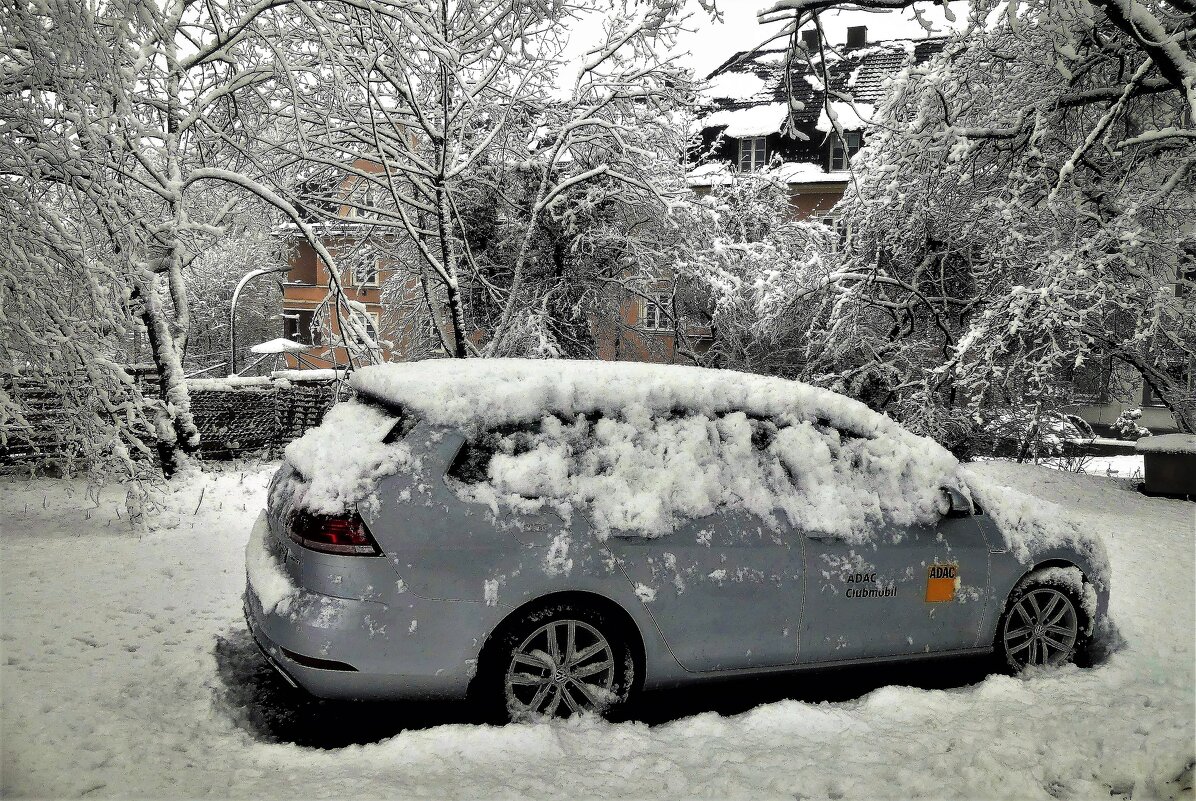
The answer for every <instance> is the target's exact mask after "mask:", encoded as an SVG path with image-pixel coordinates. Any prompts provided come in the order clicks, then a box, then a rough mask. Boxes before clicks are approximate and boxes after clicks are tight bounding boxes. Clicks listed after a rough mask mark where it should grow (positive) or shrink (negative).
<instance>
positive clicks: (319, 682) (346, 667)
mask: <svg viewBox="0 0 1196 801" xmlns="http://www.w3.org/2000/svg"><path fill="white" fill-rule="evenodd" d="M304 600H308V601H310V600H311V599H310V597H309V598H307V599H304ZM330 600H333V601H337V602H340V603H343V602H341V599H330ZM340 603H338V605H340ZM366 603H367V604H368V602H366ZM349 604H351V605H352V602H349ZM369 605H370V606H381V605H380V604H369ZM302 606H306V604H301V605H300V609H301V608H302ZM319 606H320V607H321V608H322V609H323V610H324V612H325V614H327V608H328V605H327V604H319ZM383 609H385V607H383ZM244 610H245V622H246V624H247V626H248V628H249V632H250V634H252V635H253V639H254V642H255V643H256V644H257V646H258V648H259V649H260V650H261V652H262V654H263V655H264V656H265V657H266V659H267V661H268V662H269V663H270V665H271V667H273V668H274V669H275V670H276V671H277V672H278V673H279V674H281V675H282V677H283V679H284V680H286V682H287V683H288V684H291V685H292V686H297V687H301V688H302V689H304V690H306V691H307V692H309V693H311V694H312V695H314V696H316V697H318V698H329V699H344V700H350V699H353V700H384V699H389V700H395V699H423V698H461V697H464V696H465V693H466V691H467V689H468V686H469V676H468V675H467V672H466V671H465V670H463V669H462V670H454V671H449V670H444V671H439V672H434V673H431V674H428V673H416V672H405V671H403V667H404V666H403V664H402V663H401V662H396V663H395V664H394V668H395V670H396V671H397V672H394V673H391V672H378V671H376V670H368V669H367V670H361V669H358V668H357V667H356V666H355V665H354V664H353V663H352V662H349V661H345V660H349V659H353V658H355V656H356V654H357V653H358V652H359V651H360V650H361V648H362V647H363V646H361V645H358V644H356V643H352V642H349V643H345V645H344V646H343V647H337V641H338V640H342V639H346V638H347V639H350V640H353V639H356V638H357V635H358V633H359V632H360V631H361V630H360V629H358V628H357V627H356V626H353V625H350V626H349V627H348V628H347V629H344V630H341V631H340V632H339V633H338V632H337V631H336V630H330V629H328V628H321V629H319V630H318V633H317V631H316V630H314V627H313V626H312V625H311V623H310V621H309V622H306V623H305V622H304V621H303V620H302V618H303V614H302V612H301V611H300V613H299V614H298V615H297V617H298V618H299V619H297V620H289V619H286V618H287V616H285V615H283V616H280V615H277V614H273V613H271V614H266V613H264V612H263V611H262V606H261V603H260V602H258V600H257V597H256V596H255V595H254V593H253V590H252V588H247V589H246V591H245V603H244ZM345 611H347V610H343V609H342V610H341V613H340V614H338V615H337V618H338V619H339V620H341V621H342V622H343V621H345V620H346V616H345V614H344V612H345ZM371 611H376V610H371ZM366 614H367V615H368V613H366ZM280 617H282V618H283V619H281V620H280V619H279V618H280ZM362 617H365V615H363V616H362ZM361 619H362V618H358V620H361ZM321 622H322V621H321ZM366 637H367V638H368V635H366ZM378 646H379V651H383V652H385V651H388V650H389V649H386V648H385V644H384V643H378ZM320 662H324V663H328V665H329V666H327V667H316V666H313V663H320ZM305 663H306V664H305ZM360 663H361V662H360V659H359V660H358V664H360ZM333 665H338V666H336V667H332V666H333Z"/></svg>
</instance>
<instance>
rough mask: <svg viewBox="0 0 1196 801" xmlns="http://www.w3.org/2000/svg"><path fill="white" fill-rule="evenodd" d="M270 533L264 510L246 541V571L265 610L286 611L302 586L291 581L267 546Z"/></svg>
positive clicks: (250, 584) (251, 585) (282, 612)
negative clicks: (297, 585)
mask: <svg viewBox="0 0 1196 801" xmlns="http://www.w3.org/2000/svg"><path fill="white" fill-rule="evenodd" d="M269 537H270V528H269V523H268V522H267V521H266V513H265V512H264V511H263V512H262V513H261V514H259V515H258V518H257V522H256V523H254V525H253V529H252V530H251V531H250V533H249V541H248V542H246V543H245V571H246V573H247V575H248V580H249V586H250V587H251V588H252V589H253V593H254V595H256V596H257V599H258V600H259V601H261V604H262V609H263V610H265V612H266V614H269V613H271V612H274V611H277V612H279V613H280V614H286V613H287V612H288V611H290V608H291V604H292V603H293V602H294V600H295V598H297V597H298V595H299V588H298V587H296V586H295V585H294V584H293V583H292V582H291V578H290V576H288V575H287V574H286V571H284V570H283V569H282V566H281V565H279V564H278V560H277V559H275V558H274V555H273V554H272V553H270V551H269V549H268V548H267V546H266V542H267V540H268V538H269Z"/></svg>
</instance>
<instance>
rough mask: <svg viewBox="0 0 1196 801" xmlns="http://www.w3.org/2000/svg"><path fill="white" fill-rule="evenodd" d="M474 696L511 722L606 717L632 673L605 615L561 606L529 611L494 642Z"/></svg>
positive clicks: (626, 690) (621, 640)
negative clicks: (532, 719)
mask: <svg viewBox="0 0 1196 801" xmlns="http://www.w3.org/2000/svg"><path fill="white" fill-rule="evenodd" d="M484 662H485V663H486V664H484V665H481V666H480V670H481V671H483V672H482V674H481V675H480V676H479V678H480V679H481V680H482V681H481V684H480V686H479V687H478V691H479V693H480V694H482V695H483V696H488V697H482V698H479V700H480V701H482V703H486V704H491V705H492V706H493V707H494V708H496V711H501V713H503V714H501V716H502V717H504V718H506V719H508V720H526V719H529V718H535V717H561V718H564V717H572V716H574V715H581V714H599V715H602V714H606V713H608V712H609V711H610V710H611V709H612V708H614V707H615V706H617V705H619V704H621V703H623V702H625V701H626V700H627V698H628V695H629V694H630V688H631V686H632V683H633V679H634V675H635V670H634V661H633V659H632V658H631V655H630V652H629V650H628V648H627V644H626V638H625V637H624V636H623V632H622V629H621V627H620V626H619V625H618V624H617V623H616V622H615V621H614V620H611V619H610V617H609V615H607V614H605V613H604V612H602V611H600V610H596V609H590V608H587V607H584V606H581V605H580V604H575V603H571V602H563V603H557V604H552V605H550V606H547V607H544V608H541V609H537V610H534V611H532V612H529V613H527V614H526V615H524V616H523V617H521V618H520V619H519V620H518V621H517V622H516V623H515V624H514V625H512V626H509V627H508V628H507V629H506V630H505V632H503V633H502V634H500V635H499V638H498V640H497V642H495V643H494V647H493V648H492V649H490V651H489V658H488V659H485V660H484Z"/></svg>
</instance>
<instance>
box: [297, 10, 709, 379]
mask: <svg viewBox="0 0 1196 801" xmlns="http://www.w3.org/2000/svg"><path fill="white" fill-rule="evenodd" d="M317 12H318V17H317V18H316V20H315V21H314V22H313V23H312V26H311V27H312V29H313V31H314V35H315V42H316V44H318V47H316V48H315V49H316V50H317V51H318V54H319V59H320V61H319V65H318V67H317V68H316V72H317V74H318V76H319V78H320V80H318V81H316V80H313V81H312V82H310V83H308V84H302V83H301V82H299V81H296V82H295V85H296V86H297V87H298V88H297V90H296V97H297V98H298V99H297V101H296V106H295V108H296V112H295V120H296V132H297V135H296V136H294V137H293V141H292V142H291V143H290V144H289V145H283V147H289V148H290V149H291V151H292V152H293V154H294V157H295V158H296V159H297V160H302V161H303V162H304V163H306V164H309V165H317V166H318V167H320V168H321V169H323V171H324V173H323V181H324V186H325V187H326V190H327V194H326V197H325V200H334V201H335V203H336V206H337V207H338V208H336V210H335V211H332V210H331V207H330V206H328V205H327V204H325V205H324V207H325V208H329V209H330V210H329V212H328V222H329V223H336V224H340V225H344V224H345V222H344V220H343V219H339V218H343V217H344V216H346V215H347V216H349V217H352V218H353V219H352V221H351V224H352V229H353V231H352V234H351V236H352V238H353V239H354V241H357V242H361V241H364V240H365V239H366V238H367V237H368V238H370V239H371V241H372V245H371V247H368V248H365V247H362V248H356V251H357V252H358V253H360V254H361V256H362V258H363V259H365V260H366V263H365V265H364V268H365V269H371V267H370V261H371V260H373V261H376V260H377V259H379V258H382V259H384V260H387V261H390V262H391V263H392V264H398V265H402V266H403V267H404V268H405V273H404V274H402V275H400V276H399V278H398V279H396V280H398V281H400V282H402V283H403V285H402V290H401V292H400V294H403V293H406V296H407V297H412V296H413V297H414V298H415V299H416V300H417V301H419V300H422V302H423V303H424V305H425V309H424V314H423V315H422V317H423V318H424V319H431V320H434V321H435V331H436V332H438V333H439V335H440V336H442V337H443V343H442V344H443V347H444V350H446V351H447V352H448V353H451V354H453V355H455V356H466V355H471V354H474V355H492V356H493V355H511V354H516V353H529V352H536V351H542V352H545V353H551V352H553V351H554V349H557V345H554V344H552V342H551V341H550V340H553V339H554V338H555V337H556V336H558V335H560V334H562V333H563V330H562V329H561V327H560V326H559V325H556V324H554V323H551V321H552V320H553V319H554V317H555V315H554V312H552V308H553V306H554V305H555V304H559V303H560V302H561V300H562V298H564V297H565V296H566V295H568V294H569V292H567V291H566V292H562V290H563V289H564V282H565V281H566V279H567V278H570V277H574V278H575V277H576V276H566V275H563V274H560V275H554V274H553V272H552V270H548V271H545V270H541V269H539V266H538V265H540V264H542V262H541V260H540V258H539V257H540V256H541V255H542V254H543V245H544V243H545V241H546V237H547V239H552V238H553V237H554V235H553V233H552V229H553V228H554V227H559V228H561V230H562V231H563V232H564V235H565V236H566V237H568V235H569V231H570V230H573V231H575V230H576V227H575V226H574V224H573V220H574V219H575V218H576V217H578V216H587V215H588V214H589V211H587V209H588V210H590V211H593V210H597V209H609V208H611V207H613V206H619V205H621V206H625V207H631V206H649V205H654V206H656V207H657V208H663V205H664V204H663V203H662V200H661V195H660V188H659V185H658V184H659V181H658V179H657V175H658V170H657V169H656V168H657V167H658V166H659V165H660V164H661V163H665V164H667V165H669V167H668V169H666V170H665V172H670V173H677V172H678V170H679V161H680V154H681V153H682V151H683V136H684V130H683V128H679V126H677V125H675V124H673V121H672V119H671V118H670V114H671V113H673V112H674V111H675V110H676V109H678V108H679V107H680V106H681V105H683V101H684V100H685V97H686V92H687V89H688V86H689V85H690V83H689V81H688V80H687V79H686V75H685V74H684V73H683V71H682V70H680V69H679V68H677V67H676V66H674V65H673V63H672V62H671V61H670V59H669V58H667V57H666V56H664V55H663V53H665V52H666V50H667V49H668V46H669V45H671V44H672V43H673V38H674V36H675V34H676V32H677V30H678V26H679V24H680V19H679V8H678V4H676V3H672V2H665V0H653V2H648V3H640V4H635V5H634V6H624V5H622V4H617V3H616V4H612V3H608V2H603V1H602V0H594V1H593V2H579V3H526V2H511V0H476V1H475V2H470V3H457V2H451V0H426V1H425V2H410V3H394V4H383V5H381V6H379V7H378V8H377V9H376V10H374V11H371V12H367V11H365V10H363V9H360V8H357V7H355V6H349V5H344V6H339V5H333V4H323V5H321V6H319V7H318V9H317ZM583 18H585V19H588V20H590V21H591V22H593V21H596V20H601V21H603V27H602V34H601V35H600V36H599V39H598V42H597V43H596V44H595V45H594V46H593V47H592V48H590V49H589V50H588V51H587V52H585V53H582V54H580V56H579V57H578V58H576V59H575V60H574V61H573V62H570V61H569V60H568V58H567V55H568V52H569V51H568V45H569V39H570V33H571V29H572V27H573V26H575V25H576V24H577V23H578V22H579V20H581V19H583ZM313 46H314V45H313ZM566 72H570V73H571V79H570V80H568V81H566V80H564V79H563V74H564V73H566ZM330 87H331V88H330ZM562 87H564V88H562ZM309 185H310V184H309ZM484 204H488V211H489V214H487V215H479V214H477V210H478V209H479V208H480V207H483V205H484ZM311 205H313V206H314V207H319V206H320V204H319V203H314V204H311ZM598 213H599V214H601V213H603V212H598ZM484 217H488V220H483V219H481V218H484ZM480 221H483V222H487V224H488V225H489V226H490V229H489V230H488V232H487V236H488V239H486V242H485V243H484V244H485V245H486V246H487V247H485V248H484V250H485V252H478V251H475V249H474V246H475V245H477V241H478V239H479V232H478V231H477V230H476V229H474V230H471V227H472V226H474V225H475V224H476V223H478V222H480ZM500 253H501V258H500V257H499V254H500ZM556 263H557V264H558V265H560V264H561V263H562V262H561V260H560V259H557V260H556ZM413 292H414V295H412V293H413ZM546 321H548V322H549V324H548V328H545V323H546ZM549 329H555V331H556V333H553V332H552V331H551V330H549ZM471 337H472V338H471ZM475 340H476V341H475Z"/></svg>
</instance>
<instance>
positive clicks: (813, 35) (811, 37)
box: [801, 28, 818, 53]
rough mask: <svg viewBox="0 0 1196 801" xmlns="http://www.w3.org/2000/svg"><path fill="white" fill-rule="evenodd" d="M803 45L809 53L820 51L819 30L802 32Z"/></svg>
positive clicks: (812, 29)
mask: <svg viewBox="0 0 1196 801" xmlns="http://www.w3.org/2000/svg"><path fill="white" fill-rule="evenodd" d="M801 44H802V47H804V48H805V49H806V52H807V53H813V52H814V51H816V50H817V49H818V29H817V28H810V29H809V30H804V31H802V32H801Z"/></svg>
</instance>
